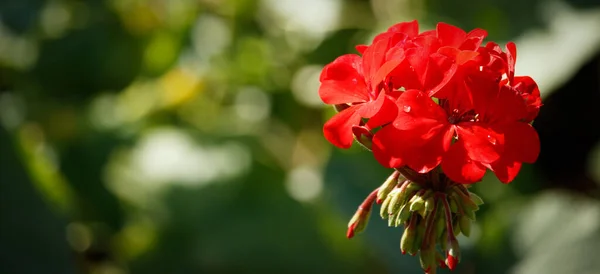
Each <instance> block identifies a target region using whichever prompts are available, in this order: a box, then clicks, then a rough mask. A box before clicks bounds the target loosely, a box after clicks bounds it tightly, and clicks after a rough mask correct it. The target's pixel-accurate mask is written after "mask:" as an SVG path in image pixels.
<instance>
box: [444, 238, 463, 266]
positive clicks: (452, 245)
mask: <svg viewBox="0 0 600 274" xmlns="http://www.w3.org/2000/svg"><path fill="white" fill-rule="evenodd" d="M446 255H447V257H446V265H448V268H449V269H450V270H454V269H455V268H456V265H457V264H458V262H459V261H460V248H459V246H458V241H457V240H456V238H454V237H452V239H449V240H448V250H447V252H446Z"/></svg>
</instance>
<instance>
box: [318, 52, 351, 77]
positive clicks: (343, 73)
mask: <svg viewBox="0 0 600 274" xmlns="http://www.w3.org/2000/svg"><path fill="white" fill-rule="evenodd" d="M353 78H362V59H361V58H360V56H358V55H356V54H345V55H342V56H340V57H338V58H336V59H335V60H333V62H331V63H329V64H327V65H326V66H325V67H324V68H323V71H321V76H320V78H319V80H320V81H325V80H338V81H345V80H349V79H353Z"/></svg>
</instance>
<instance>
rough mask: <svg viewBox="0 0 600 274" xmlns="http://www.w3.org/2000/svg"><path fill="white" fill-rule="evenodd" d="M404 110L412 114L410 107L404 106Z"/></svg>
mask: <svg viewBox="0 0 600 274" xmlns="http://www.w3.org/2000/svg"><path fill="white" fill-rule="evenodd" d="M402 109H403V110H404V112H406V113H409V112H410V106H404V108H402Z"/></svg>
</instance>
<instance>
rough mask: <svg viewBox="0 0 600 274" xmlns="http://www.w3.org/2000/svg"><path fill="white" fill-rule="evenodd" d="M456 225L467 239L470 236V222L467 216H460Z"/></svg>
mask: <svg viewBox="0 0 600 274" xmlns="http://www.w3.org/2000/svg"><path fill="white" fill-rule="evenodd" d="M458 225H459V226H460V231H462V234H464V235H465V236H467V237H469V236H471V220H470V219H469V218H468V217H467V216H464V215H463V216H460V217H459V219H458Z"/></svg>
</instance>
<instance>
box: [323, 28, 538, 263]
mask: <svg viewBox="0 0 600 274" xmlns="http://www.w3.org/2000/svg"><path fill="white" fill-rule="evenodd" d="M486 36H487V32H486V31H485V30H482V29H474V30H472V31H470V32H468V33H467V32H465V31H464V30H462V29H460V28H458V27H455V26H452V25H449V24H445V23H439V24H438V25H437V26H436V29H435V30H428V31H424V32H419V25H418V23H417V21H411V22H403V23H398V24H396V25H393V26H392V27H390V28H389V29H388V30H387V31H385V32H383V33H380V34H378V35H377V36H375V38H374V39H373V41H372V43H371V44H370V45H359V46H357V47H356V49H357V51H358V52H359V53H360V55H357V54H346V55H342V56H340V57H338V58H336V59H335V60H334V61H333V62H331V63H329V64H327V65H326V66H325V67H324V68H323V71H322V73H321V76H320V82H321V86H320V87H319V96H320V97H321V99H322V100H323V102H324V103H326V104H330V105H332V106H334V108H335V109H336V111H337V112H338V113H337V114H336V115H335V116H333V117H332V118H331V119H330V120H329V121H327V122H326V123H325V125H324V127H323V134H324V136H325V138H326V139H327V140H328V141H329V142H331V143H332V144H333V145H335V146H337V147H339V148H349V147H350V146H351V145H352V144H353V143H354V142H355V141H356V142H358V143H359V144H361V145H362V146H363V147H365V148H367V149H368V150H370V151H372V153H373V156H374V158H375V159H376V160H377V161H378V162H379V163H380V164H381V165H382V166H384V167H388V168H391V169H394V172H393V173H392V175H391V176H390V177H389V178H388V180H386V181H385V183H384V184H383V185H381V186H380V187H379V188H377V189H376V190H374V191H373V192H372V193H371V194H370V195H368V197H367V198H366V199H365V201H364V202H363V203H362V204H361V205H360V207H359V208H358V211H357V212H356V214H355V215H354V217H353V218H352V220H351V221H350V223H349V225H348V233H347V236H348V237H349V238H351V237H353V236H354V234H355V233H358V232H360V231H362V230H364V228H365V226H366V224H367V222H368V218H369V216H370V214H371V210H372V207H373V204H374V203H378V204H381V217H382V218H384V219H388V223H389V225H390V226H394V227H397V226H400V225H403V226H404V234H403V236H402V241H401V250H402V253H409V254H411V255H416V254H419V257H420V260H421V265H422V267H423V270H424V271H425V272H426V273H435V271H436V269H437V266H438V265H439V266H444V267H446V266H447V267H448V268H450V269H454V268H455V267H456V264H457V263H458V261H459V259H460V250H459V246H458V241H457V240H456V236H457V235H458V234H459V233H463V234H464V235H466V236H469V234H470V231H471V222H472V221H474V220H475V212H476V211H477V210H478V206H479V205H480V204H481V203H482V201H481V199H480V198H479V197H478V196H477V195H475V194H473V193H471V192H469V191H468V186H469V185H470V184H473V183H477V182H479V181H481V179H482V178H483V176H484V174H485V172H486V171H487V170H490V171H492V172H493V173H494V174H495V175H496V177H497V178H498V179H499V180H500V181H501V182H503V183H509V182H511V181H512V180H513V179H514V178H515V177H516V176H517V174H518V173H519V170H520V169H521V166H522V163H533V162H535V161H536V159H537V157H538V155H539V152H540V143H539V137H538V135H537V132H536V131H535V129H534V128H533V127H532V126H531V123H532V122H533V120H534V119H535V117H536V116H537V115H538V113H539V109H540V107H541V106H542V102H541V98H540V92H539V89H538V86H537V84H536V83H535V81H534V80H533V79H532V78H531V77H529V76H516V75H515V64H516V60H517V49H516V45H515V44H514V43H512V42H509V43H507V44H506V47H505V49H504V50H503V49H502V48H501V47H500V46H499V45H498V44H496V43H494V42H487V43H486V44H485V45H484V44H483V40H484V39H485V37H486Z"/></svg>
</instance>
